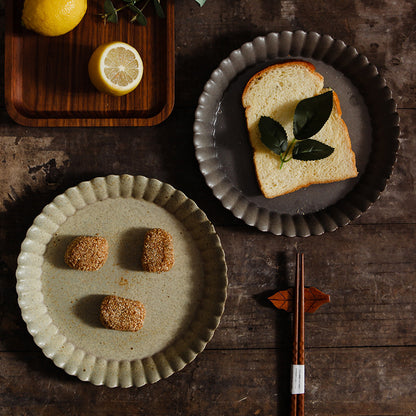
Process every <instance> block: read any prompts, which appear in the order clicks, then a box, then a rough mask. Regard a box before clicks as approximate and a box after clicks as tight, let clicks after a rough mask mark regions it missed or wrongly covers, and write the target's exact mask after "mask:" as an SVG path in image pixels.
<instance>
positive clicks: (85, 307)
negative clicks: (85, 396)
mask: <svg viewBox="0 0 416 416" xmlns="http://www.w3.org/2000/svg"><path fill="white" fill-rule="evenodd" d="M155 227H160V228H163V229H165V230H167V231H169V232H170V234H171V235H172V237H173V242H174V251H175V264H174V266H173V267H172V269H171V270H169V271H168V272H165V273H160V274H157V273H149V272H145V271H143V270H142V269H141V268H140V258H141V247H142V245H143V239H144V233H145V232H146V230H148V229H149V228H155ZM95 234H99V235H101V236H104V237H106V239H107V240H108V242H109V246H110V249H109V255H108V259H107V261H106V263H105V264H104V266H103V267H102V268H101V269H100V270H98V271H95V272H82V271H79V270H73V269H70V268H69V267H68V266H66V264H65V263H64V261H63V258H64V253H65V250H66V247H67V245H68V243H69V242H70V241H71V240H72V239H73V238H74V237H75V236H78V235H95ZM16 277H17V293H18V301H19V306H20V308H21V311H22V316H23V319H24V320H25V322H26V323H27V327H28V330H29V332H30V333H31V334H32V336H33V338H34V340H35V342H36V344H37V345H38V346H39V347H41V348H42V350H43V352H44V354H45V355H46V356H47V357H49V358H50V359H52V360H53V361H54V363H55V364H56V365H57V366H58V367H61V368H63V369H64V370H65V371H66V372H67V373H68V374H71V375H75V376H77V377H78V378H80V379H81V380H83V381H90V382H91V383H93V384H97V385H101V384H104V385H106V386H108V387H116V386H121V387H130V386H138V387H139V386H142V385H144V384H147V383H154V382H156V381H158V380H160V379H161V378H166V377H168V376H170V375H171V374H173V373H174V372H176V371H178V370H180V369H181V368H183V367H184V366H185V365H186V364H188V363H190V362H191V361H192V360H193V359H194V358H195V357H196V356H197V355H198V354H199V353H200V352H201V351H202V350H203V349H204V348H205V345H206V344H207V342H208V341H209V340H210V339H211V337H212V336H213V334H214V331H215V329H216V327H217V326H218V324H219V321H220V317H221V315H222V312H223V309H224V302H225V298H226V289H227V274H226V264H225V259H224V252H223V250H222V247H221V243H220V240H219V238H218V235H217V234H216V232H215V229H214V227H213V226H212V224H211V223H210V222H209V221H208V219H207V217H206V216H205V214H204V213H203V212H202V211H201V210H200V209H199V208H198V207H197V206H196V204H195V203H194V202H193V201H192V200H190V199H188V198H187V197H186V196H185V195H184V194H183V193H182V192H180V191H178V190H176V189H174V188H173V187H172V186H170V185H168V184H164V183H162V182H159V181H158V180H155V179H148V178H145V177H143V176H130V175H122V176H115V175H111V176H108V177H105V178H95V179H93V180H92V181H88V182H82V183H81V184H79V185H78V186H76V187H73V188H70V189H68V190H67V191H66V192H65V193H63V194H62V195H59V196H57V197H56V198H55V199H54V200H53V202H51V203H50V204H48V205H47V206H46V207H45V208H44V209H43V211H42V213H41V214H40V215H39V216H38V217H36V219H35V221H34V223H33V225H32V226H31V227H30V228H29V230H28V232H27V236H26V238H25V240H24V241H23V243H22V250H21V252H20V255H19V257H18V267H17V271H16ZM106 295H117V296H122V297H126V298H130V299H135V300H139V301H141V302H142V303H143V304H144V305H145V307H146V317H145V320H144V325H143V328H142V329H141V330H140V331H138V332H121V331H114V330H110V329H106V328H104V327H103V326H102V325H101V323H100V320H99V309H100V303H101V301H102V299H103V298H104V296H106Z"/></svg>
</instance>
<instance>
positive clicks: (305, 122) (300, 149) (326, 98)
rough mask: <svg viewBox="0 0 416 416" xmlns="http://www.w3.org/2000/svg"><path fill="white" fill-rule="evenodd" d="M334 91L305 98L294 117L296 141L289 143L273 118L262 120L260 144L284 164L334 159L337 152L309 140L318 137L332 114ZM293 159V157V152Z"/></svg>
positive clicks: (260, 122) (280, 126) (297, 107)
mask: <svg viewBox="0 0 416 416" xmlns="http://www.w3.org/2000/svg"><path fill="white" fill-rule="evenodd" d="M332 105H333V93H332V91H328V92H325V93H324V94H320V95H317V96H315V97H311V98H306V99H304V100H302V101H300V102H299V103H298V105H297V106H296V109H295V115H294V117H293V135H294V139H292V140H291V142H290V143H288V140H287V134H286V131H285V129H284V128H283V126H282V125H281V124H280V123H279V122H278V121H276V120H273V119H272V118H271V117H266V116H262V117H260V121H259V130H260V138H261V141H262V142H263V143H264V144H265V145H266V146H267V147H268V148H269V149H270V150H271V151H272V152H274V153H276V154H277V155H279V156H280V160H281V164H280V168H282V167H283V164H284V163H286V162H288V161H289V160H290V159H292V158H293V159H297V160H319V159H324V158H326V157H328V156H329V155H331V154H332V153H333V151H334V148H333V147H331V146H328V145H326V144H325V143H321V142H319V141H317V140H314V139H311V138H310V137H312V136H314V135H315V134H316V133H318V132H319V131H320V130H321V129H322V127H323V126H324V125H325V123H326V122H327V120H328V118H329V116H330V115H331V112H332ZM291 151H292V155H291V156H290V152H291Z"/></svg>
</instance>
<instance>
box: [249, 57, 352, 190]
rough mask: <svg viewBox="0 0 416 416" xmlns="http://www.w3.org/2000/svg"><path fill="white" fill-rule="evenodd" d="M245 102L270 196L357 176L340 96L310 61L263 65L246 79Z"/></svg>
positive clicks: (256, 162)
mask: <svg viewBox="0 0 416 416" xmlns="http://www.w3.org/2000/svg"><path fill="white" fill-rule="evenodd" d="M242 103H243V106H244V108H245V115H246V121H247V128H248V132H249V136H250V142H251V145H252V147H253V159H254V165H255V170H256V175H257V180H258V183H259V186H260V189H261V191H262V193H263V194H264V196H265V197H266V198H274V197H276V196H279V195H284V194H287V193H290V192H293V191H296V190H298V189H300V188H303V187H307V186H309V185H312V184H317V183H327V182H336V181H340V180H344V179H348V178H352V177H355V176H357V174H358V172H357V169H356V166H355V154H354V152H353V151H352V149H351V140H350V137H349V134H348V129H347V126H346V125H345V122H344V121H343V119H342V118H341V114H342V113H341V108H340V104H339V100H338V97H337V95H336V93H335V92H334V91H332V90H329V89H325V88H324V79H323V77H322V75H320V74H319V73H318V72H316V71H315V67H314V66H313V65H312V64H310V63H308V62H303V61H292V62H285V63H282V64H276V65H272V66H270V67H267V68H265V69H264V70H262V71H260V72H258V73H257V74H255V75H254V76H253V77H252V78H251V79H250V80H249V82H248V83H247V85H246V87H245V89H244V92H243V95H242Z"/></svg>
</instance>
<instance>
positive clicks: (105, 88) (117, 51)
mask: <svg viewBox="0 0 416 416" xmlns="http://www.w3.org/2000/svg"><path fill="white" fill-rule="evenodd" d="M88 74H89V76H90V79H91V82H92V83H93V84H94V86H95V88H97V90H99V91H101V92H105V93H107V94H111V95H119V96H121V95H125V94H128V93H129V92H131V91H133V90H134V89H135V88H136V87H137V86H138V85H139V83H140V81H141V79H142V76H143V61H142V59H141V57H140V55H139V53H138V52H137V50H136V49H135V48H133V46H131V45H129V44H127V43H124V42H110V43H105V44H103V45H101V46H99V47H98V48H97V49H96V50H95V51H94V52H93V54H92V55H91V58H90V61H89V62H88Z"/></svg>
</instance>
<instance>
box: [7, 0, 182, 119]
mask: <svg viewBox="0 0 416 416" xmlns="http://www.w3.org/2000/svg"><path fill="white" fill-rule="evenodd" d="M102 4H103V1H101V0H89V1H88V10H87V13H86V15H85V17H84V19H83V20H82V21H81V23H80V24H79V25H78V26H77V27H76V28H75V29H74V30H73V31H71V32H69V33H68V34H66V35H63V36H58V37H43V36H40V35H37V34H36V33H33V32H31V31H29V30H26V29H25V28H24V27H22V24H21V13H22V10H23V0H14V1H7V2H6V22H7V23H6V36H5V98H6V108H7V111H8V113H9V115H10V116H11V117H12V118H13V119H14V120H15V121H16V122H17V123H19V124H23V125H25V126H50V127H52V126H152V125H155V124H158V123H160V122H162V121H163V120H165V119H166V118H167V117H168V116H169V114H170V113H171V111H172V109H173V104H174V88H175V82H174V71H175V62H174V59H175V55H174V52H175V51H174V6H173V0H165V1H163V0H162V6H163V8H164V11H165V14H166V17H165V18H164V19H161V18H158V17H157V16H156V14H155V11H154V8H153V6H152V4H149V5H148V6H147V9H146V10H145V12H146V13H145V14H146V17H147V20H148V23H147V26H145V27H143V26H139V25H136V24H132V23H130V22H129V17H130V14H129V11H123V12H121V13H120V15H119V22H118V23H117V24H113V23H107V24H104V23H103V21H102V19H101V18H100V17H99V13H101V12H102ZM116 40H119V41H123V42H127V43H129V44H130V45H132V46H134V47H135V48H136V49H137V50H138V51H139V53H140V55H141V57H142V59H143V63H144V73H143V79H142V81H141V83H140V85H139V86H138V87H137V88H136V89H135V90H134V91H133V92H132V93H130V94H127V95H125V96H123V97H112V96H109V95H106V94H102V93H100V92H98V91H97V90H96V89H95V88H94V87H93V86H92V84H91V82H90V80H89V77H88V69H87V68H88V60H89V57H90V56H91V54H92V52H93V51H94V49H95V48H96V47H97V46H99V45H100V44H102V43H104V42H109V41H116Z"/></svg>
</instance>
